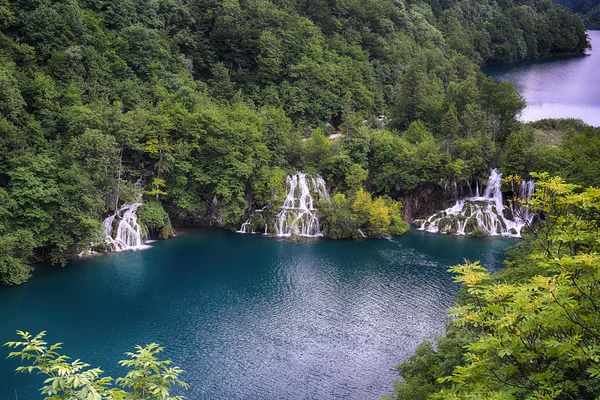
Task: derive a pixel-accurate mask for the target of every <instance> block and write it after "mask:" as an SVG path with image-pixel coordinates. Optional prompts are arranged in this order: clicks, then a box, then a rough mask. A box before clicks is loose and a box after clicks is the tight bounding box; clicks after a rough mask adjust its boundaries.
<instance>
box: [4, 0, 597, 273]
mask: <svg viewBox="0 0 600 400" xmlns="http://www.w3.org/2000/svg"><path fill="white" fill-rule="evenodd" d="M0 15H1V18H0V21H2V22H1V25H0V28H1V30H2V33H1V35H0V41H1V43H2V45H1V46H0V109H1V110H2V114H1V116H0V131H1V132H0V197H1V198H2V201H0V235H1V236H0V241H1V246H0V249H1V250H0V280H1V281H2V283H4V284H15V283H21V282H23V281H25V280H26V279H27V278H28V277H29V276H30V273H31V265H33V264H35V263H37V262H40V261H44V260H51V261H52V262H54V263H57V262H61V263H64V262H65V260H66V259H67V258H68V257H69V256H71V255H73V254H77V253H80V252H82V251H83V252H85V251H87V249H88V248H89V246H90V243H92V244H94V243H101V242H103V239H102V237H103V230H102V224H101V221H102V219H103V218H104V217H106V216H107V215H110V214H111V213H113V212H114V210H115V209H116V208H117V207H118V206H119V205H120V204H122V203H124V202H128V201H133V200H134V199H136V198H137V196H139V195H140V194H142V193H140V192H142V191H143V192H144V193H143V194H144V197H145V199H146V200H145V203H146V205H145V206H144V207H142V208H141V209H140V219H141V220H142V222H144V223H145V225H146V226H149V227H150V228H148V229H149V230H152V231H155V232H158V234H159V235H160V236H161V237H168V236H169V235H170V233H171V231H172V229H171V222H172V224H174V225H189V226H206V225H214V226H221V227H225V228H229V229H234V228H235V227H236V226H239V224H240V223H241V221H243V220H244V218H245V217H246V216H247V215H248V214H249V213H250V212H251V210H253V209H256V208H259V207H263V206H264V205H267V204H270V203H271V202H274V201H276V200H278V198H279V197H280V196H282V195H283V194H282V191H283V188H284V179H285V176H286V175H287V174H288V173H292V172H294V171H295V170H303V171H305V172H307V173H319V174H321V175H322V176H323V177H324V178H325V179H326V180H327V182H328V185H329V186H330V187H331V191H332V193H334V194H336V196H337V197H335V201H334V202H333V203H332V204H331V205H330V206H329V208H328V210H327V215H326V216H325V218H324V219H325V220H327V221H330V224H326V226H325V228H324V229H325V231H326V232H327V233H328V236H330V237H335V238H341V237H349V236H352V234H351V233H349V232H351V231H352V232H354V231H353V230H352V228H354V227H356V226H362V227H364V228H365V229H367V230H368V233H369V235H371V236H381V235H386V234H394V233H400V232H402V231H403V230H405V229H406V224H405V223H404V222H402V221H401V218H400V217H399V216H398V215H399V211H400V210H401V204H399V203H398V202H397V200H399V199H401V198H402V197H403V196H410V195H411V194H412V195H414V194H415V193H418V192H419V191H420V190H422V189H423V188H425V187H429V188H430V189H431V188H433V190H437V191H439V190H442V189H443V188H444V186H445V184H447V183H448V182H460V183H471V182H473V180H477V179H482V178H485V177H486V176H487V173H488V171H489V167H490V166H491V165H500V164H503V163H505V164H506V171H505V172H507V173H520V174H526V173H527V171H529V170H539V168H540V167H538V165H537V164H539V163H543V164H544V168H545V169H544V170H548V168H550V167H554V170H553V171H558V172H560V173H564V174H567V175H569V174H571V175H578V174H581V173H582V172H581V171H579V169H577V168H571V169H569V168H570V166H572V164H569V158H568V155H569V154H571V152H572V151H573V146H575V147H577V146H578V145H579V146H580V145H581V144H580V143H579V144H578V140H580V139H578V138H579V135H580V134H584V135H585V134H592V133H585V132H588V131H589V129H588V128H586V127H582V128H581V129H579V128H577V129H576V130H577V132H576V133H574V134H573V135H574V136H573V137H569V140H567V141H565V142H564V143H563V144H562V145H561V146H560V151H559V149H558V148H555V147H554V146H553V145H550V147H551V148H552V152H550V153H548V152H546V151H545V150H544V148H545V147H544V146H545V142H544V140H543V138H542V139H540V140H538V137H537V136H536V134H537V133H536V132H539V130H535V129H534V128H532V127H525V126H523V125H521V124H520V123H519V122H517V121H516V119H515V115H517V114H518V113H519V111H520V110H521V109H522V108H523V107H524V105H525V102H524V100H523V98H522V96H520V95H519V94H518V93H517V92H516V91H515V90H514V89H513V87H512V86H511V85H510V84H508V83H501V84H495V83H494V82H493V81H492V80H491V79H490V78H487V77H485V76H484V75H483V74H482V73H481V71H480V68H479V66H480V65H484V64H495V63H505V62H511V61H516V60H521V59H528V58H536V57H543V56H551V55H559V54H579V53H581V52H583V51H584V50H585V49H586V48H587V47H588V46H589V43H588V41H587V37H586V34H585V30H584V26H583V24H582V22H581V20H580V19H579V18H578V17H577V16H575V15H574V14H572V13H571V12H570V11H569V10H567V9H565V8H563V7H561V6H555V5H553V4H552V3H551V2H550V1H549V0H548V1H535V2H510V1H509V2H502V3H493V4H489V5H487V4H485V5H484V4H482V3H480V2H476V1H462V2H446V3H443V4H442V3H439V2H434V1H432V2H430V3H424V2H403V1H392V0H368V1H349V2H342V1H334V2H323V1H274V2H271V1H262V0H257V1H247V2H238V1H224V2H218V1H188V2H184V1H178V0H157V1H154V0H152V1H79V2H77V1H69V2H58V1H49V0H44V1H36V2H31V1H7V0H1V1H0ZM381 114H385V115H387V116H388V117H389V121H387V123H386V124H382V123H381V121H379V120H378V119H377V118H375V117H376V116H378V115H381ZM382 125H385V126H382ZM335 132H338V133H341V134H342V135H341V137H339V138H338V139H336V140H328V138H327V137H328V136H329V135H330V134H333V133H335ZM589 132H592V131H589ZM592 135H593V134H592ZM527 141H529V142H530V143H533V142H535V143H536V146H530V147H527V151H528V152H532V151H537V152H538V153H536V155H531V154H526V155H525V154H521V153H522V150H521V149H520V147H519V146H520V144H521V143H523V142H527ZM571 142H573V143H572V144H571ZM546 147H548V146H546ZM584 147H586V150H587V146H584ZM559 152H560V154H559ZM563 153H564V154H563ZM523 157H524V158H523ZM552 157H557V158H558V159H554V158H552ZM573 160H575V161H580V162H583V163H585V160H582V159H581V158H579V157H573ZM505 161H506V162H505ZM557 163H558V164H560V165H556V164H557ZM565 163H566V164H568V165H563V164H565ZM546 164H548V165H546ZM589 165H590V164H589V163H586V166H589ZM589 173H590V174H594V173H595V172H593V171H590V172H589ZM140 179H141V182H143V183H144V184H145V185H144V186H145V187H144V189H141V188H140V187H138V186H136V185H134V184H135V182H137V181H138V180H140ZM357 196H358V198H357ZM357 200H358V201H357ZM405 211H406V212H407V210H405ZM405 217H406V215H405Z"/></svg>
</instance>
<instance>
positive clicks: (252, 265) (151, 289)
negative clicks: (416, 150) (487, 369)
mask: <svg viewBox="0 0 600 400" xmlns="http://www.w3.org/2000/svg"><path fill="white" fill-rule="evenodd" d="M512 243H514V241H512V240H504V239H470V238H465V237H454V236H442V235H434V234H429V233H426V232H415V231H412V232H409V233H408V234H407V235H405V236H402V237H397V238H394V239H392V240H389V241H388V240H367V241H363V242H355V241H331V240H313V241H307V242H298V243H294V242H290V241H285V240H278V239H269V238H265V237H262V236H259V235H240V234H232V233H227V232H222V231H210V232H201V233H195V234H189V235H185V236H182V237H179V238H176V239H173V240H168V241H159V242H155V243H153V244H152V248H150V249H148V250H143V251H127V252H122V253H117V254H110V255H105V256H100V257H96V258H93V259H87V260H80V261H77V262H73V263H71V264H70V265H68V266H67V267H65V268H48V269H45V270H42V271H36V273H35V275H34V277H33V279H32V280H31V281H29V282H27V283H26V284H24V285H21V286H17V287H9V288H1V290H0V304H1V305H2V306H1V307H0V321H2V324H0V341H1V342H6V341H8V340H15V339H16V336H15V334H14V332H15V330H17V329H22V330H28V331H30V332H38V331H40V330H47V331H48V341H49V342H55V341H61V342H64V343H65V344H64V352H65V353H66V354H69V355H72V356H74V357H75V358H81V359H82V360H84V361H86V362H89V363H90V364H92V366H102V367H103V368H104V369H105V370H106V371H107V373H108V374H113V375H116V374H120V373H122V371H121V370H120V367H118V366H117V360H120V359H122V358H124V357H123V356H122V355H123V353H124V352H125V351H131V350H132V349H133V346H134V345H136V344H146V343H151V342H157V343H160V344H161V345H164V346H165V347H166V350H165V356H166V357H168V358H171V359H173V360H174V361H175V363H176V364H177V365H180V366H181V367H183V368H184V369H185V370H186V374H185V375H184V379H185V380H186V381H188V382H189V383H190V384H191V389H190V390H189V391H187V392H186V393H184V394H185V396H186V397H187V398H189V399H194V400H195V399H211V400H212V399H217V400H218V399H227V400H231V399H294V400H296V399H334V398H335V399H340V398H342V399H357V400H358V399H360V400H364V399H377V398H378V397H379V396H380V395H381V394H384V393H388V392H390V391H391V390H392V379H395V378H397V374H396V371H395V366H396V365H397V364H398V363H399V362H400V361H402V360H403V359H405V358H406V357H408V356H409V355H410V354H411V353H412V351H413V350H414V348H415V347H416V346H417V344H418V343H419V342H420V341H421V340H422V339H424V338H432V337H434V336H436V335H439V334H440V333H442V331H443V326H444V324H445V322H446V321H447V317H446V309H447V308H448V307H451V306H452V305H453V301H454V296H455V294H456V290H457V285H456V284H455V283H453V281H452V277H451V276H450V274H449V273H448V272H447V271H446V270H447V268H448V266H450V265H453V264H456V263H459V262H462V261H463V259H465V258H467V259H470V260H477V259H480V260H482V263H483V264H484V265H486V266H487V267H489V268H491V269H497V268H498V267H499V266H500V262H501V260H502V258H503V252H504V248H505V247H506V246H507V245H509V244H512ZM0 351H1V352H3V353H4V354H3V356H2V357H0V380H1V382H2V385H0V399H14V397H15V396H14V393H15V390H17V391H18V394H19V398H20V399H36V398H41V396H39V395H37V394H36V393H37V389H38V388H39V387H40V386H41V382H42V379H41V378H40V377H38V376H35V375H34V376H27V375H15V374H14V373H13V370H14V368H15V367H16V366H17V365H18V362H17V361H15V360H4V355H6V354H7V352H8V350H7V349H5V348H3V349H2V350H0Z"/></svg>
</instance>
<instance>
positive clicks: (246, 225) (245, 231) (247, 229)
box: [235, 219, 252, 233]
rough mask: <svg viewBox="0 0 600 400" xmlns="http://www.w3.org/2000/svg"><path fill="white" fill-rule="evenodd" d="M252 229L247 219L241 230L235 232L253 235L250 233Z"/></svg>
mask: <svg viewBox="0 0 600 400" xmlns="http://www.w3.org/2000/svg"><path fill="white" fill-rule="evenodd" d="M249 228H250V219H247V220H246V222H244V223H243V224H242V226H241V227H240V229H239V230H237V231H235V233H252V232H250V231H249Z"/></svg>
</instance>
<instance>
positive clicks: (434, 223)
mask: <svg viewBox="0 0 600 400" xmlns="http://www.w3.org/2000/svg"><path fill="white" fill-rule="evenodd" d="M501 185H502V174H501V173H500V171H499V170H498V169H493V170H492V172H491V174H490V177H489V179H488V184H487V186H486V188H485V190H484V192H483V194H481V195H480V194H479V192H480V189H479V186H477V188H476V192H475V196H472V197H467V198H464V199H460V200H458V201H457V202H456V204H455V205H454V206H453V207H450V208H447V209H446V210H443V211H440V212H438V213H436V214H434V215H432V216H430V217H429V218H427V219H426V220H423V221H419V222H420V223H421V226H420V227H419V230H425V231H428V232H434V233H437V232H439V233H454V234H456V235H469V234H471V233H472V232H473V231H474V230H475V228H479V229H481V230H482V231H483V233H485V234H486V235H489V236H511V237H521V229H522V228H523V227H525V226H527V225H528V224H531V222H532V221H533V217H534V213H533V212H532V211H531V210H527V209H526V208H524V207H522V205H521V203H520V202H518V201H515V202H513V203H512V205H511V207H504V201H503V196H502V191H501ZM534 190H535V183H534V181H532V180H530V181H523V182H521V183H520V185H519V189H518V193H517V195H518V197H519V198H520V199H529V198H531V194H532V193H533V191H534Z"/></svg>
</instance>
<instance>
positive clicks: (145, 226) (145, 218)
mask: <svg viewBox="0 0 600 400" xmlns="http://www.w3.org/2000/svg"><path fill="white" fill-rule="evenodd" d="M137 215H138V222H139V223H140V225H141V227H142V230H143V233H144V234H145V236H146V237H148V238H150V239H168V238H170V237H171V236H173V226H172V225H171V220H170V219H169V215H168V214H167V212H166V211H165V209H164V208H163V205H162V203H160V202H158V201H155V200H151V201H149V202H147V203H146V204H144V205H143V206H141V207H140V208H139V209H138V213H137Z"/></svg>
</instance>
